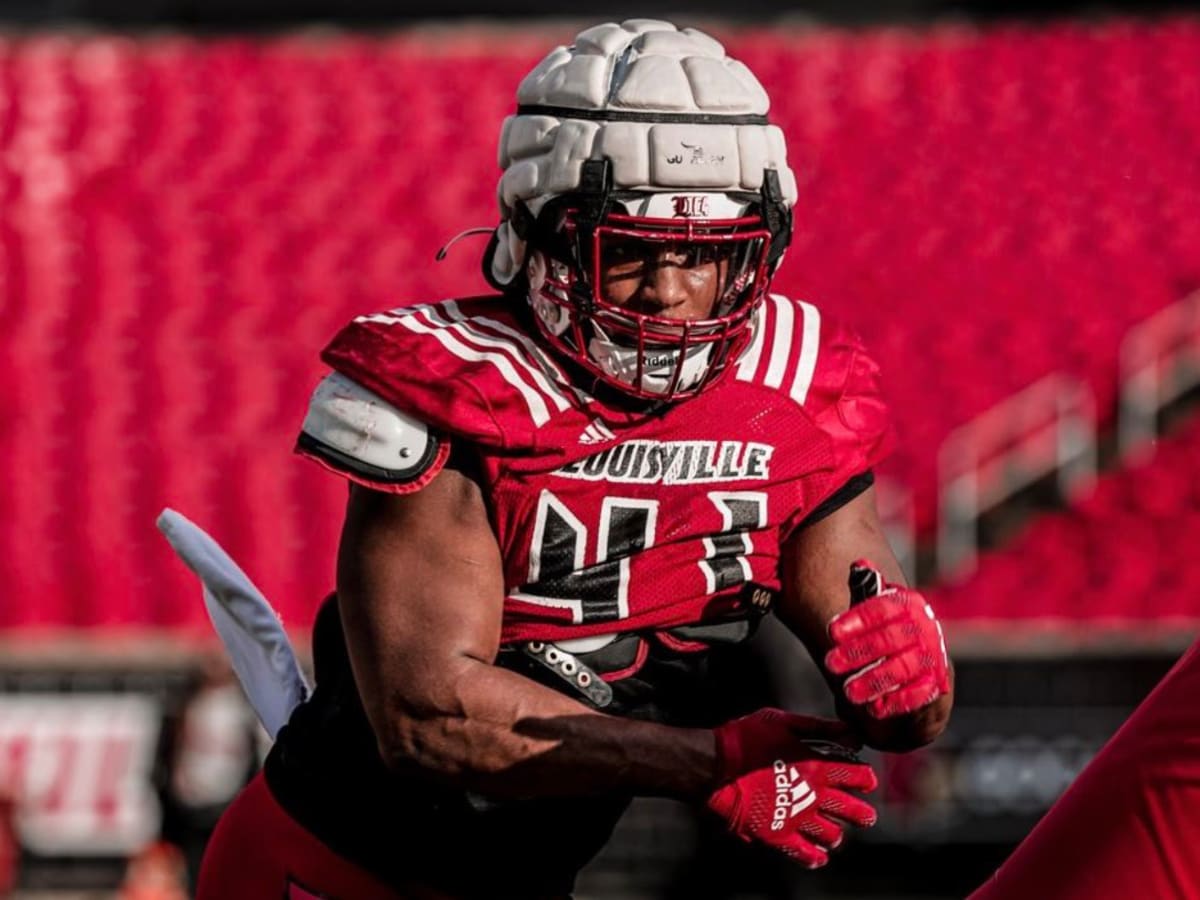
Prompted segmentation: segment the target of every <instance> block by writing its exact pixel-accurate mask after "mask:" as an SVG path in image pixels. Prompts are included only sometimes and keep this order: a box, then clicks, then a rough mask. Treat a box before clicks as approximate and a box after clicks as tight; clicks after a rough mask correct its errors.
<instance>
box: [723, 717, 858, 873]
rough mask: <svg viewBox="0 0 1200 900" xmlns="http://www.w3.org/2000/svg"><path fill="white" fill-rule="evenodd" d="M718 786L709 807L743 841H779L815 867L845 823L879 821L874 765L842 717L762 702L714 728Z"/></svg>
mask: <svg viewBox="0 0 1200 900" xmlns="http://www.w3.org/2000/svg"><path fill="white" fill-rule="evenodd" d="M715 734H716V738H717V759H718V767H717V768H718V776H717V783H718V785H719V787H718V788H717V789H716V790H715V791H714V792H713V793H712V795H711V796H710V797H709V798H708V803H707V805H708V808H709V809H711V810H712V811H713V812H714V813H716V814H717V815H718V816H720V817H721V819H723V820H724V821H725V824H726V826H727V827H728V828H729V830H730V831H731V832H732V833H734V834H736V835H737V836H738V837H740V838H741V839H742V840H744V841H755V842H758V843H762V844H766V845H767V846H769V847H773V848H775V849H776V850H779V851H781V852H782V853H785V854H787V855H788V856H790V857H791V858H792V859H795V860H797V861H798V862H800V863H802V864H804V865H806V866H808V867H809V868H810V869H816V868H819V867H820V866H823V865H825V863H827V862H829V851H830V850H832V849H833V848H835V847H837V846H838V845H839V844H840V843H841V842H842V837H843V829H842V823H843V822H848V823H850V824H852V825H859V826H861V827H867V826H870V825H874V824H875V819H876V815H875V810H874V809H873V808H872V807H871V805H870V804H869V803H867V802H866V801H865V800H862V799H861V798H859V797H855V796H853V795H852V794H849V793H847V792H846V791H847V789H849V790H857V791H873V790H874V789H875V787H876V785H877V784H878V781H877V779H876V778H875V773H874V771H872V769H871V767H870V766H869V765H867V764H866V763H864V762H863V761H862V760H860V759H859V758H858V757H857V756H856V755H855V753H854V751H855V749H856V747H857V744H856V743H854V742H853V739H852V738H851V737H850V735H849V730H848V729H847V727H846V725H845V724H844V723H842V722H837V721H832V720H829V719H817V718H812V717H809V716H797V715H793V714H792V713H788V712H784V711H783V710H781V709H760V710H758V711H757V712H754V713H751V714H750V715H748V716H743V717H742V718H740V719H735V720H733V721H732V722H726V723H725V724H724V725H721V726H720V727H719V728H717V729H716V730H715Z"/></svg>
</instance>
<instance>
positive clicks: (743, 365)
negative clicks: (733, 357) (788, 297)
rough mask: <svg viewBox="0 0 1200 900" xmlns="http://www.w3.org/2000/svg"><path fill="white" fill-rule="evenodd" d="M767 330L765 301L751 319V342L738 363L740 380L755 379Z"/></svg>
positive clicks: (738, 377) (738, 378)
mask: <svg viewBox="0 0 1200 900" xmlns="http://www.w3.org/2000/svg"><path fill="white" fill-rule="evenodd" d="M766 330H767V304H766V303H765V302H763V303H760V304H759V305H758V309H756V310H755V311H754V318H753V319H751V320H750V344H749V345H748V346H747V347H746V349H745V351H744V352H743V353H742V358H741V360H739V361H738V364H737V380H738V381H753V380H754V374H755V373H756V372H757V371H758V361H759V360H760V359H761V358H762V348H763V334H765V333H766Z"/></svg>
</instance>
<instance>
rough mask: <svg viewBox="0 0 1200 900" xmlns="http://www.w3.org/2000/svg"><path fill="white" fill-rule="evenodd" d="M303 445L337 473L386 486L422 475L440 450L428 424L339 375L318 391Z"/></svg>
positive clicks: (325, 382) (303, 436) (324, 381)
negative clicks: (351, 474) (346, 473)
mask: <svg viewBox="0 0 1200 900" xmlns="http://www.w3.org/2000/svg"><path fill="white" fill-rule="evenodd" d="M300 442H301V444H302V446H303V447H304V449H305V450H307V451H309V452H310V453H314V454H316V455H318V456H320V457H322V458H323V459H324V460H325V461H326V462H328V463H330V464H332V465H333V466H334V467H335V468H338V469H342V470H348V471H349V472H350V473H353V474H356V475H360V476H365V477H367V478H368V479H371V480H379V481H384V482H387V483H403V482H407V481H410V480H412V479H414V478H416V477H418V476H420V475H421V474H422V473H423V472H425V471H426V470H427V469H428V468H429V466H430V465H432V464H433V461H434V459H435V458H436V456H437V450H438V440H437V438H435V437H434V436H433V435H431V434H430V433H429V429H428V428H427V427H426V426H425V423H424V422H421V421H419V420H417V419H414V418H413V417H412V416H410V415H407V414H405V413H402V412H401V411H400V410H398V409H396V407H394V406H392V405H391V404H390V403H388V402H387V401H386V400H384V399H383V398H382V397H380V396H379V395H378V394H375V393H373V392H372V391H369V390H367V389H366V388H365V387H363V386H362V385H360V384H357V383H356V382H354V381H351V380H350V379H349V378H347V377H346V376H345V375H342V374H340V373H338V372H334V373H332V374H330V375H327V376H326V377H325V379H324V380H323V381H322V382H321V383H320V384H319V385H318V386H317V389H316V390H315V391H314V392H313V396H312V400H311V402H310V403H309V406H308V415H307V416H306V417H305V419H304V425H303V427H302V429H301V435H300Z"/></svg>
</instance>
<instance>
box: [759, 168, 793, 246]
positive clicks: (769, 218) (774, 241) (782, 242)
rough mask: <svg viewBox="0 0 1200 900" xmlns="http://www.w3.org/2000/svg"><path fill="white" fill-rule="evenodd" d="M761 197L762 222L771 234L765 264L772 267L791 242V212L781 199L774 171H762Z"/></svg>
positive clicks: (781, 192)
mask: <svg viewBox="0 0 1200 900" xmlns="http://www.w3.org/2000/svg"><path fill="white" fill-rule="evenodd" d="M760 193H761V195H762V210H763V213H762V215H763V221H764V222H766V223H767V230H768V231H770V232H771V246H770V248H769V249H768V250H767V264H768V265H769V266H771V267H772V269H773V268H774V266H775V265H776V264H777V263H778V262H779V260H780V259H781V258H782V257H783V251H785V250H786V249H787V248H788V244H790V243H791V242H792V211H791V210H790V209H788V206H787V203H785V202H784V199H783V190H782V189H781V188H780V187H779V173H778V172H777V171H775V170H774V169H763V182H762V189H761V191H760Z"/></svg>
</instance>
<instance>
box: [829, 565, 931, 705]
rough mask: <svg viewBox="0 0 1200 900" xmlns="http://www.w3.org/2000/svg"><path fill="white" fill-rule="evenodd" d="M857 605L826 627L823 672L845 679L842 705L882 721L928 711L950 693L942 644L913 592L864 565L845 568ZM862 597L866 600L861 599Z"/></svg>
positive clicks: (927, 608)
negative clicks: (829, 647)
mask: <svg viewBox="0 0 1200 900" xmlns="http://www.w3.org/2000/svg"><path fill="white" fill-rule="evenodd" d="M850 585H851V593H852V594H858V595H860V596H856V597H855V598H854V599H856V600H861V602H859V603H856V604H855V605H853V606H851V607H850V609H848V610H847V611H846V612H844V613H840V614H839V615H837V616H834V618H833V619H832V620H831V621H830V623H829V636H830V637H831V638H832V639H833V649H832V650H830V651H829V652H828V653H827V654H825V667H826V668H827V669H828V670H829V671H830V672H832V673H833V674H834V675H846V674H848V673H850V672H853V673H854V674H853V675H851V676H850V677H849V678H847V679H846V681H845V684H844V690H845V694H846V699H847V700H849V701H850V702H851V703H854V704H856V705H861V706H865V707H866V709H867V711H868V712H869V713H870V714H871V716H872V717H874V718H876V719H886V718H888V717H889V716H900V715H904V714H905V713H910V712H914V711H915V710H918V709H920V708H921V707H923V706H928V705H929V704H930V703H932V702H933V701H934V700H936V699H937V698H938V697H940V696H942V694H944V693H946V692H947V691H949V690H950V662H949V659H948V658H947V656H946V639H945V637H943V635H942V626H941V625H940V624H939V623H938V620H937V618H936V617H935V616H934V614H933V608H932V607H931V606H930V605H929V604H928V603H926V602H925V598H924V597H922V596H921V595H920V594H919V593H917V592H916V591H911V590H909V589H907V588H903V587H899V586H898V585H894V584H887V583H886V582H884V580H883V576H882V575H880V574H879V572H878V571H877V570H876V569H875V568H874V567H873V566H872V565H871V564H870V563H869V562H867V561H866V560H859V561H858V562H855V563H853V564H852V565H851V566H850ZM864 597H865V599H863V598H864Z"/></svg>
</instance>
